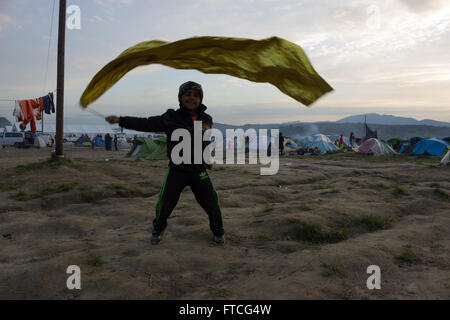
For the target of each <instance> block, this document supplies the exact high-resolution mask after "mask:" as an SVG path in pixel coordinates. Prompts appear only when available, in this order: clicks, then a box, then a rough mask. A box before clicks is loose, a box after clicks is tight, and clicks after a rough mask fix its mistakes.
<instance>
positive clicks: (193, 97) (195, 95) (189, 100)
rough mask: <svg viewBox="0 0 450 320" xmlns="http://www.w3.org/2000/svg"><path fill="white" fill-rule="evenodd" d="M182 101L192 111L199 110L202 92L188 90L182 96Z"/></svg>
mask: <svg viewBox="0 0 450 320" xmlns="http://www.w3.org/2000/svg"><path fill="white" fill-rule="evenodd" d="M181 103H182V104H183V106H184V107H185V108H186V109H188V110H190V111H195V110H197V108H198V106H199V105H200V93H199V92H198V91H197V90H195V89H189V90H187V91H186V92H184V93H183V95H182V96H181Z"/></svg>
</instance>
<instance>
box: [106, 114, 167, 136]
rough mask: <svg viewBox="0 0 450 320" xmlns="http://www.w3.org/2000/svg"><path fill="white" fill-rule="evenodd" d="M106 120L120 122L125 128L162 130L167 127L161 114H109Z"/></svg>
mask: <svg viewBox="0 0 450 320" xmlns="http://www.w3.org/2000/svg"><path fill="white" fill-rule="evenodd" d="M105 120H106V121H107V122H109V123H111V124H114V123H118V124H119V126H121V127H123V128H126V129H131V130H136V131H146V132H162V131H165V129H166V126H165V121H164V120H163V117H161V116H155V117H148V118H138V117H117V116H108V117H106V118H105Z"/></svg>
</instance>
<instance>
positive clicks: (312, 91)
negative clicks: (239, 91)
mask: <svg viewBox="0 0 450 320" xmlns="http://www.w3.org/2000/svg"><path fill="white" fill-rule="evenodd" d="M152 63H159V64H163V65H166V66H169V67H172V68H176V69H195V70H198V71H201V72H204V73H216V74H227V75H230V76H234V77H238V78H242V79H247V80H250V81H254V82H268V83H271V84H273V85H274V86H276V87H277V88H278V89H280V91H281V92H283V93H285V94H287V95H288V96H290V97H292V98H294V99H295V100H297V101H299V102H301V103H303V104H305V105H307V106H309V105H310V104H312V103H313V102H314V101H316V100H317V99H318V98H319V97H321V96H322V95H323V94H325V93H327V92H329V91H332V90H333V88H332V87H330V85H328V83H327V82H326V81H325V80H324V79H322V77H320V75H319V74H318V73H317V72H316V71H315V70H314V68H313V66H312V65H311V62H310V61H309V59H308V57H307V56H306V54H305V53H304V51H303V49H302V48H301V47H300V46H298V45H296V44H295V43H292V42H290V41H287V40H285V39H282V38H278V37H272V38H268V39H263V40H252V39H245V38H226V37H194V38H189V39H183V40H179V41H175V42H164V41H158V40H153V41H146V42H141V43H138V44H137V45H135V46H133V47H130V48H128V49H127V50H125V51H124V52H122V53H121V54H120V55H119V56H118V57H117V58H116V59H114V60H112V61H111V62H109V63H108V64H107V65H106V66H104V67H103V68H102V69H101V70H100V71H99V72H98V73H97V74H96V75H95V76H94V78H93V79H92V80H91V82H90V83H89V85H88V86H87V88H86V89H85V90H84V92H83V95H82V96H81V98H80V104H81V106H82V107H84V108H86V107H87V106H88V105H89V104H91V103H92V102H94V101H95V100H97V99H98V98H99V97H100V96H101V95H102V94H103V93H105V92H106V91H107V90H108V89H109V88H111V87H112V86H113V85H114V84H115V83H116V82H117V81H119V80H120V78H122V77H123V76H124V75H125V74H127V72H129V71H130V70H132V69H134V68H136V67H138V66H142V65H147V64H152Z"/></svg>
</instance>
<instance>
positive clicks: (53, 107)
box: [48, 92, 55, 113]
mask: <svg viewBox="0 0 450 320" xmlns="http://www.w3.org/2000/svg"><path fill="white" fill-rule="evenodd" d="M48 96H49V97H50V105H51V107H52V113H55V103H54V101H55V99H53V92H49V93H48Z"/></svg>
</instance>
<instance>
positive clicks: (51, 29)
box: [42, 0, 55, 91]
mask: <svg viewBox="0 0 450 320" xmlns="http://www.w3.org/2000/svg"><path fill="white" fill-rule="evenodd" d="M54 12H55V0H53V7H52V17H51V19H50V38H49V39H48V49H47V67H46V69H45V77H44V88H43V89H42V91H44V90H45V87H46V86H47V74H48V61H49V57H50V44H51V41H52V34H53V13H54Z"/></svg>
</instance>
